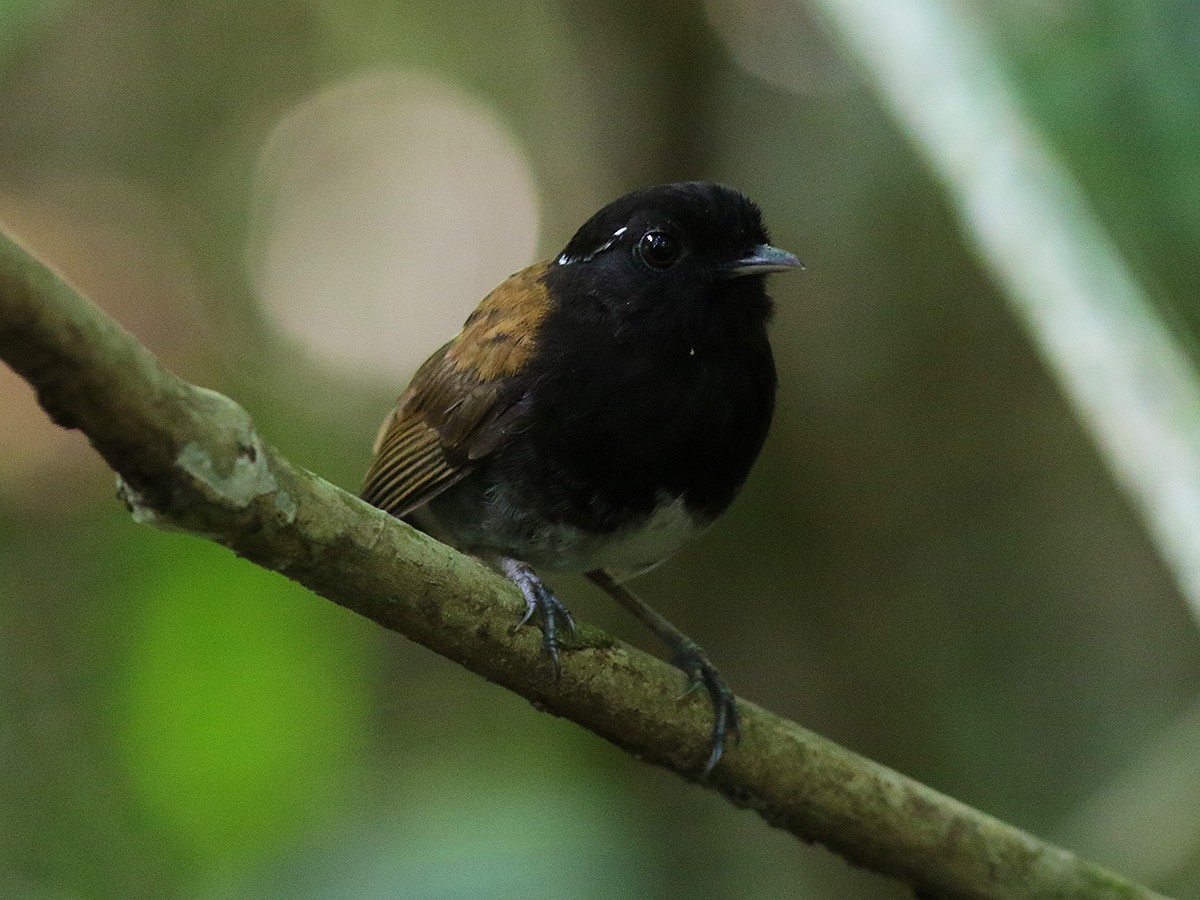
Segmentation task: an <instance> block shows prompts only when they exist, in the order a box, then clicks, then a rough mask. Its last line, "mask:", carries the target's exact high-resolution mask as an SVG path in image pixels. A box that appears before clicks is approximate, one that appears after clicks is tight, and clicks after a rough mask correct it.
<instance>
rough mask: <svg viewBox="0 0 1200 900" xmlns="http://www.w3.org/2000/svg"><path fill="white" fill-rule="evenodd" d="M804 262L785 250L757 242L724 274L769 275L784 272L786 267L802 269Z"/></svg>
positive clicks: (731, 275)
mask: <svg viewBox="0 0 1200 900" xmlns="http://www.w3.org/2000/svg"><path fill="white" fill-rule="evenodd" d="M803 268H804V263H802V262H800V260H798V259H796V257H794V256H792V254H790V253H788V252H787V251H786V250H780V249H779V248H778V247H772V246H771V245H770V244H759V245H758V246H757V247H755V248H754V249H753V250H752V251H751V252H750V253H748V254H747V255H746V256H743V257H742V258H741V259H736V260H734V261H733V262H732V263H731V264H730V265H729V267H728V268H726V269H725V274H726V275H727V276H728V277H730V278H738V277H740V276H742V275H769V274H770V273H771V272H786V271H787V270H788V269H803Z"/></svg>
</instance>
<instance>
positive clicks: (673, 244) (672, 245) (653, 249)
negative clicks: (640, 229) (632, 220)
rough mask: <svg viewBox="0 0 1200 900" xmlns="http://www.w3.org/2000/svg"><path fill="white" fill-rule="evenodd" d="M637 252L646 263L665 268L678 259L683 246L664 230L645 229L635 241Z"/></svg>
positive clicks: (656, 267) (657, 267) (653, 266)
mask: <svg viewBox="0 0 1200 900" xmlns="http://www.w3.org/2000/svg"><path fill="white" fill-rule="evenodd" d="M637 252H638V256H640V257H641V259H642V262H644V263H645V264H646V265H648V266H651V267H652V268H655V269H665V268H667V267H668V266H673V265H675V263H676V262H678V261H679V256H680V254H681V253H682V252H683V247H682V246H681V245H680V243H679V241H678V240H677V239H676V238H675V237H674V235H670V234H667V233H666V232H665V231H647V232H646V233H645V234H643V235H642V236H641V238H640V239H639V240H638V242H637Z"/></svg>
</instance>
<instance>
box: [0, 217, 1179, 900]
mask: <svg viewBox="0 0 1200 900" xmlns="http://www.w3.org/2000/svg"><path fill="white" fill-rule="evenodd" d="M0 358H3V359H4V360H5V361H6V362H7V363H8V364H9V365H10V366H11V367H12V368H13V369H14V370H16V371H17V372H18V373H19V374H20V375H22V376H23V377H24V378H25V379H26V380H28V381H29V383H30V384H32V385H33V387H34V388H35V389H36V390H37V394H38V399H39V401H40V402H41V404H42V406H43V408H44V409H45V410H46V412H47V413H48V414H49V415H50V417H51V418H52V419H53V420H54V421H55V422H57V423H58V424H59V425H62V426H63V427H65V428H78V429H80V430H81V431H83V432H84V433H85V434H86V435H87V436H88V438H89V439H90V440H91V442H92V444H93V446H94V447H95V448H96V450H97V451H98V452H99V453H100V454H101V455H102V456H103V457H104V459H105V460H106V461H107V462H108V464H109V465H110V466H111V467H112V468H113V470H114V471H115V472H116V473H117V474H118V476H119V477H120V479H121V480H122V483H123V487H122V495H123V497H124V499H125V500H126V503H127V504H128V505H129V507H130V509H131V511H132V512H133V514H134V517H135V519H137V520H139V521H147V522H152V523H157V524H161V525H168V526H170V527H174V528H182V529H185V530H187V531H190V532H192V533H194V534H197V535H201V536H204V537H208V538H210V539H212V540H215V541H218V542H219V543H221V544H223V545H225V546H226V547H228V548H230V549H231V550H233V551H234V552H235V553H237V554H238V555H240V556H243V557H245V558H247V559H249V560H251V561H253V562H255V563H257V564H258V565H261V566H264V567H266V568H268V569H273V570H274V571H276V572H280V573H281V574H283V575H285V576H286V577H288V578H290V579H292V580H293V581H296V582H298V583H300V584H303V585H305V586H306V587H308V588H310V589H311V590H313V591H314V592H316V593H317V594H320V595H321V596H323V597H325V598H327V599H329V600H332V601H333V602H335V603H338V604H340V605H341V606H344V607H346V608H347V609H350V610H353V611H354V612H356V613H359V614H360V615H363V616H366V617H367V618H369V619H371V620H373V621H375V622H377V623H379V624H380V625H382V626H383V627H385V628H389V629H392V630H394V631H397V632H399V633H401V634H403V635H405V636H406V637H408V638H410V639H411V640H414V641H416V642H417V643H419V644H422V645H424V646H426V647H428V648H429V649H431V650H433V651H435V652H437V653H440V654H442V655H443V656H446V657H448V658H450V659H452V660H455V661H456V662H458V663H460V664H462V665H463V666H465V667H466V668H468V669H470V670H471V671H473V672H476V673H477V674H479V675H482V676H483V677H485V678H488V679H489V680H491V681H494V682H496V683H498V684H501V685H503V686H505V687H507V688H509V689H510V690H512V691H515V692H516V693H518V694H520V695H521V696H523V697H526V698H527V699H528V700H529V701H530V702H531V703H533V704H534V706H536V707H537V708H539V709H542V710H545V711H547V712H550V713H553V714H554V715H558V716H563V717H565V718H568V719H570V720H572V721H574V722H576V723H578V724H580V725H582V726H583V727H585V728H587V729H589V730H591V731H593V732H595V733H596V734H598V735H600V736H601V737H603V738H606V739H607V740H609V741H611V742H613V743H614V744H616V745H617V746H619V747H622V748H624V749H625V750H627V751H628V752H629V753H631V754H633V755H635V756H636V757H638V758H640V759H643V760H645V761H647V762H651V763H654V764H656V765H659V766H662V767H664V768H666V769H669V770H671V771H673V772H675V773H676V774H678V775H680V776H682V777H683V778H686V779H688V780H693V781H694V780H696V777H697V774H698V773H699V772H700V770H701V768H702V766H703V764H704V761H705V758H706V756H707V753H708V739H709V726H710V723H709V716H710V708H709V704H708V701H707V699H706V698H703V697H699V696H692V697H690V698H687V699H684V700H680V699H679V692H680V687H681V684H680V677H679V673H678V672H677V671H676V670H675V669H673V668H672V667H670V666H669V665H667V664H666V663H664V662H662V661H661V660H658V659H656V658H655V657H652V656H650V655H648V654H646V653H642V652H640V651H638V650H635V649H633V648H631V647H628V646H626V645H624V644H622V643H620V642H618V641H615V640H613V639H612V638H609V637H608V636H606V635H604V634H603V633H601V632H599V631H597V630H595V629H593V628H589V627H587V626H581V628H580V632H579V641H578V645H577V646H576V647H575V648H573V649H572V650H570V651H569V652H566V653H565V654H564V658H563V667H562V678H561V680H560V681H558V682H557V683H551V682H550V680H549V679H547V678H546V675H545V667H544V665H543V662H542V658H541V641H540V635H538V634H536V633H535V631H536V629H527V630H525V631H523V632H521V633H518V634H517V635H516V636H510V635H509V633H508V628H509V626H510V625H511V623H512V622H513V621H514V620H515V618H516V617H517V615H518V613H519V612H520V611H521V610H522V609H523V608H524V604H523V602H522V601H521V600H520V596H519V594H518V592H517V591H516V589H515V588H514V587H513V586H512V585H510V584H509V583H508V582H507V581H505V580H504V579H502V578H500V577H499V576H497V575H495V574H493V573H492V572H491V571H489V570H488V569H486V568H484V567H482V566H480V565H479V564H477V563H476V562H474V561H473V560H471V559H469V558H467V557H464V556H462V555H461V554H459V553H457V552H455V551H454V550H452V549H450V548H449V547H446V546H443V545H441V544H439V543H437V542H436V541H433V540H432V539H430V538H428V537H426V536H425V535H423V534H421V533H420V532H417V531H415V530H413V529H411V528H409V527H408V526H407V525H405V524H404V523H402V522H400V521H398V520H396V519H393V518H392V517H390V516H388V515H386V514H384V513H382V512H380V511H379V510H377V509H374V508H373V507H370V506H368V505H367V504H365V503H363V502H361V501H360V500H358V499H357V498H355V497H353V496H351V495H350V494H348V493H346V492H345V491H342V490H340V489H339V488H337V487H335V486H334V485H331V484H329V483H328V482H326V481H325V480H324V479H322V478H320V477H318V476H316V475H314V474H312V473H311V472H307V471H305V470H304V469H301V468H299V467H298V466H295V465H293V464H292V463H290V462H288V460H286V459H285V458H283V457H282V456H281V455H280V454H279V453H278V452H276V451H275V450H274V449H273V448H272V447H271V446H270V445H268V444H267V443H265V442H264V441H263V440H262V438H261V437H260V436H259V434H258V432H257V431H256V430H255V428H254V425H253V423H252V422H251V421H250V417H249V415H248V414H247V413H246V411H245V410H243V409H242V408H241V407H240V406H239V405H238V404H236V403H235V402H234V401H232V400H230V399H229V398H227V397H225V396H222V395H220V394H217V393H215V392H213V391H210V390H207V389H205V388H201V387H197V386H195V385H191V384H188V383H187V382H185V381H183V380H181V379H179V378H177V377H176V376H174V375H172V374H171V373H170V372H167V371H166V370H165V369H164V368H163V367H162V366H161V365H160V364H159V362H158V360H157V359H156V358H155V357H154V356H153V355H152V354H151V353H150V352H149V351H148V350H146V349H145V348H144V347H142V346H141V345H140V344H139V343H138V342H137V341H136V340H135V339H134V338H133V337H132V336H131V335H130V334H129V333H127V332H126V331H124V330H123V329H122V328H121V327H120V326H119V325H118V324H117V323H116V322H114V321H113V320H112V319H111V318H109V317H108V316H107V315H105V314H104V313H103V312H102V311H101V310H99V309H98V308H96V307H95V306H94V305H93V304H91V303H90V302H89V301H87V300H86V299H85V298H83V297H82V296H80V295H79V294H78V293H77V292H76V291H74V290H73V289H72V288H71V287H70V286H69V285H68V284H66V283H65V282H64V281H63V280H61V279H60V278H59V277H57V276H56V275H55V274H54V273H53V272H51V271H50V270H49V269H48V268H46V267H45V266H44V265H42V264H41V263H39V262H38V261H37V260H35V259H34V258H32V257H31V256H30V255H29V254H28V253H26V252H25V251H24V250H23V249H21V248H20V247H19V246H18V245H17V244H16V243H14V242H13V241H12V240H11V239H9V238H7V237H5V236H4V235H2V234H0ZM739 706H740V709H741V711H742V723H743V724H742V739H741V741H740V742H738V743H736V744H734V745H733V746H732V747H730V748H729V749H728V750H727V751H726V754H725V757H724V758H723V759H722V761H721V763H720V765H718V767H717V768H716V770H715V771H714V772H713V773H712V775H711V776H710V778H709V779H708V781H707V782H706V786H708V787H710V788H712V789H714V790H718V791H720V792H721V793H722V794H724V795H725V796H726V797H727V798H728V799H729V800H730V801H731V802H733V803H734V804H736V805H738V806H742V807H747V808H750V809H753V810H756V811H757V812H758V813H759V814H760V815H761V816H762V817H763V818H764V819H765V820H766V821H767V822H768V823H770V824H772V825H774V826H776V827H779V828H783V829H786V830H787V831H789V832H791V833H792V834H794V835H796V836H797V837H799V838H800V839H801V840H804V841H809V842H819V843H822V844H825V845H827V846H828V847H829V848H830V849H832V850H834V851H835V852H837V853H840V854H841V855H843V856H844V857H845V858H846V859H847V860H849V861H850V862H852V863H854V864H856V865H860V866H864V867H867V868H870V869H874V870H876V871H879V872H882V873H885V874H888V875H892V876H895V877H897V878H900V879H902V880H904V881H906V882H907V883H909V884H910V885H912V886H913V887H914V888H915V889H917V890H918V891H919V892H921V893H922V894H924V895H928V896H937V897H949V898H959V897H962V898H984V897H995V898H1008V900H1014V898H1034V897H1059V898H1067V897H1088V898H1113V900H1116V898H1133V897H1138V898H1148V897H1155V896H1157V895H1156V894H1153V893H1152V892H1150V891H1149V890H1147V889H1145V888H1143V887H1140V886H1138V885H1135V884H1132V883H1130V882H1128V881H1126V880H1125V879H1123V878H1121V877H1120V876H1117V875H1114V874H1112V873H1109V872H1106V871H1105V870H1103V869H1100V868H1098V867H1096V866H1094V865H1092V864H1090V863H1088V862H1085V861H1083V860H1080V859H1078V858H1077V857H1075V856H1074V855H1072V854H1071V853H1069V852H1067V851H1065V850H1062V849H1059V848H1057V847H1054V846H1052V845H1049V844H1046V843H1044V842H1042V841H1039V840H1038V839H1037V838H1034V837H1032V836H1030V835H1028V834H1025V833H1024V832H1021V831H1019V830H1018V829H1016V828H1013V827H1012V826H1010V825H1007V824H1005V823H1003V822H1000V821H998V820H996V819H994V818H992V817H990V816H987V815H985V814H983V813H980V812H978V811H976V810H974V809H972V808H970V807H968V806H966V805H964V804H962V803H960V802H958V801H956V800H953V799H951V798H949V797H946V796H944V795H942V794H940V793H938V792H936V791H934V790H932V789H930V788H928V787H925V786H924V785H922V784H919V783H917V782H915V781H912V780H910V779H908V778H905V777H904V776H902V775H900V774H898V773H896V772H893V771H891V770H889V769H887V768H885V767H883V766H880V765H878V764H876V763H873V762H871V761H870V760H867V759H864V758H863V757H860V756H857V755H856V754H854V753H851V752H849V751H848V750H845V749H843V748H841V747H839V746H837V745H836V744H834V743H832V742H830V741H828V740H825V739H824V738H822V737H820V736H818V735H816V734H813V733H811V732H809V731H806V730H804V729H803V728H801V727H800V726H798V725H796V724H794V723H792V722H789V721H787V720H785V719H782V718H780V717H779V716H776V715H774V714H773V713H771V712H769V711H767V710H765V709H762V708H760V707H758V706H755V705H754V704H753V703H749V702H747V701H744V700H742V701H739Z"/></svg>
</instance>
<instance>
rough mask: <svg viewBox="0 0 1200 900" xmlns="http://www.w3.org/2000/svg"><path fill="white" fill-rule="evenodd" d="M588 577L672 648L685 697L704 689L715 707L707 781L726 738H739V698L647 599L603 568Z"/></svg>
mask: <svg viewBox="0 0 1200 900" xmlns="http://www.w3.org/2000/svg"><path fill="white" fill-rule="evenodd" d="M587 577H588V578H590V579H591V580H592V581H593V582H594V583H596V584H597V585H599V586H600V587H601V588H603V589H604V592H605V593H606V594H608V595H609V596H610V597H612V598H613V599H614V600H616V601H617V602H618V603H620V604H621V605H622V606H623V607H625V608H626V609H627V610H629V611H630V612H631V613H633V614H634V616H636V617H637V619H638V620H639V621H640V622H641V623H642V624H643V625H645V626H646V627H647V628H649V629H650V630H651V631H653V632H654V633H655V634H656V635H658V637H659V638H660V639H661V640H662V641H663V643H665V644H666V645H667V646H668V647H670V648H671V663H672V664H673V665H675V666H677V667H678V668H680V669H682V670H683V672H684V674H685V675H687V677H688V686H687V690H686V691H685V694H684V695H685V696H686V695H687V694H690V693H691V692H692V691H694V690H696V688H698V687H701V686H703V687H704V690H705V691H707V693H708V696H709V699H710V700H712V705H713V726H712V752H711V753H710V754H709V756H708V762H706V763H705V764H704V771H703V773H702V775H701V777H704V778H707V777H708V773H709V772H711V771H712V770H713V766H715V765H716V764H717V761H718V760H720V758H721V754H722V753H724V752H725V742H726V739H727V738H730V737H732V738H733V739H734V740H737V738H738V737H739V735H740V732H739V725H740V722H739V719H738V710H737V698H736V697H735V696H734V694H733V691H731V690H730V689H729V686H728V685H726V684H725V679H723V678H722V677H721V675H720V673H719V672H717V670H716V668H715V667H714V666H713V664H712V663H711V662H709V659H708V656H707V654H705V652H704V651H703V650H702V649H700V645H699V644H697V643H696V642H695V641H693V640H692V639H691V638H689V637H688V636H687V635H686V634H684V633H683V632H682V631H680V630H679V629H678V628H676V627H675V626H674V625H672V624H671V623H670V622H668V621H667V620H666V619H664V618H663V617H662V616H661V615H660V614H659V613H658V612H657V611H656V610H654V609H652V608H651V607H650V606H649V605H648V604H647V603H646V602H645V601H644V600H642V599H641V598H639V597H638V596H637V595H636V594H634V593H633V592H632V591H631V590H629V588H627V587H625V586H624V585H622V584H620V583H618V582H617V580H616V579H615V578H613V577H612V576H611V575H609V574H608V573H607V572H605V571H604V570H603V569H596V570H595V571H592V572H588V573H587Z"/></svg>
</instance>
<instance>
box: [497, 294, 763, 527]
mask: <svg viewBox="0 0 1200 900" xmlns="http://www.w3.org/2000/svg"><path fill="white" fill-rule="evenodd" d="M554 318H555V317H554V316H551V317H550V320H548V321H547V322H546V323H545V324H544V326H543V330H542V333H541V336H540V340H539V352H538V354H537V362H536V363H535V364H534V365H533V366H531V367H530V370H529V372H528V373H527V375H528V378H529V380H528V381H527V382H526V385H527V388H528V389H527V392H526V402H527V403H528V407H527V410H526V412H527V414H526V416H524V417H523V418H524V421H523V422H522V424H521V430H520V433H519V434H518V435H515V436H514V438H513V439H512V440H511V441H510V442H509V443H508V445H507V446H506V447H505V448H504V450H503V451H502V452H500V453H498V454H497V455H496V459H495V460H494V463H493V465H494V468H493V472H492V473H491V475H492V477H496V476H500V477H503V478H505V479H506V480H511V479H513V478H519V479H520V480H521V481H522V482H524V483H525V485H526V487H527V488H528V489H529V490H530V491H532V492H533V494H534V495H535V496H536V498H537V499H536V502H537V503H538V505H539V506H540V507H541V508H542V511H543V512H544V513H546V514H547V515H548V516H549V518H551V519H553V520H555V521H558V522H563V523H566V524H570V525H573V526H575V527H578V528H584V529H586V530H589V531H601V532H603V531H608V530H612V529H615V528H619V527H621V526H623V525H627V524H628V523H629V521H630V520H631V519H633V518H636V517H640V516H644V515H648V514H649V513H651V512H652V511H653V510H654V508H655V507H656V506H658V505H659V504H660V503H661V502H662V500H663V498H664V497H668V498H672V499H673V498H675V497H683V498H684V502H685V504H686V506H687V508H688V509H689V511H690V512H692V513H693V514H695V515H696V516H697V517H698V518H700V519H702V520H704V521H708V520H711V519H713V518H715V517H716V516H718V515H719V514H720V513H721V512H723V511H724V509H725V508H726V507H727V506H728V505H729V503H730V502H731V501H732V500H733V498H734V496H735V495H736V494H737V491H738V489H739V488H740V487H741V485H742V483H743V481H744V480H745V478H746V475H747V474H748V473H749V471H750V467H751V465H752V464H753V462H754V460H755V458H756V457H757V456H758V452H759V450H760V449H761V447H762V443H763V440H764V438H765V437H766V433H767V428H768V426H769V425H770V421H771V415H772V412H773V410H774V404H775V367H774V363H773V360H772V358H771V350H770V346H769V344H768V342H767V335H766V327H765V322H762V321H757V322H746V321H744V320H742V321H739V322H737V323H736V324H735V326H734V327H731V328H728V329H725V330H723V331H721V332H720V333H718V334H716V335H715V336H713V335H707V336H706V338H707V339H706V340H704V341H703V342H701V341H699V340H696V341H689V340H688V338H687V336H686V335H682V334H679V335H670V336H664V335H662V334H657V335H655V336H653V337H647V338H645V339H633V340H631V339H629V337H628V336H627V335H626V336H624V337H623V338H622V339H621V340H618V339H617V338H616V337H615V336H612V335H608V334H606V333H605V332H604V331H603V330H602V329H592V330H591V331H590V333H589V334H586V335H585V334H584V333H583V332H582V330H581V329H580V328H579V327H578V324H577V323H575V322H573V321H567V322H563V323H561V327H559V323H556V322H555V321H554Z"/></svg>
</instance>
